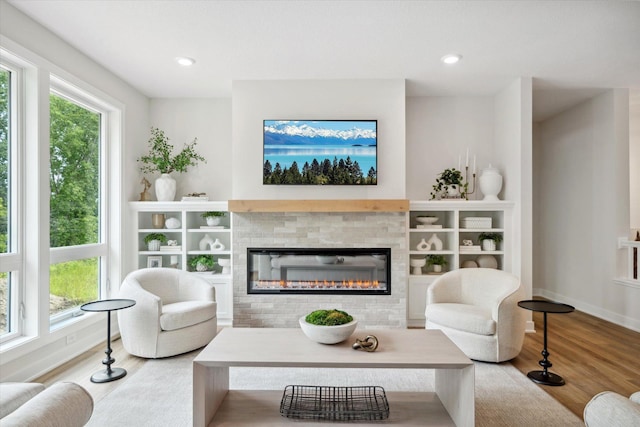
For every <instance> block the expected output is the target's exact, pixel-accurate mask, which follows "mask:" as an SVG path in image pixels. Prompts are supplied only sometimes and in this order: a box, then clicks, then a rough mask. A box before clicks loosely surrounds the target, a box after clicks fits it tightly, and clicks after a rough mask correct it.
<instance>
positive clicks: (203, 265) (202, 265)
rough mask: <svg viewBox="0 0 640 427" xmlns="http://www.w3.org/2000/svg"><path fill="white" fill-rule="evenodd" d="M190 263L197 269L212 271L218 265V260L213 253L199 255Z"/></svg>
mask: <svg viewBox="0 0 640 427" xmlns="http://www.w3.org/2000/svg"><path fill="white" fill-rule="evenodd" d="M189 265H190V266H191V267H192V268H194V269H195V270H196V271H210V270H212V269H213V266H214V265H216V261H215V260H214V259H213V256H212V255H198V256H197V257H194V258H191V260H190V261H189Z"/></svg>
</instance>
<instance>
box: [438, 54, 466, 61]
mask: <svg viewBox="0 0 640 427" xmlns="http://www.w3.org/2000/svg"><path fill="white" fill-rule="evenodd" d="M461 59H462V55H458V54H457V53H451V54H449V55H445V56H443V57H442V58H440V60H441V61H442V62H444V63H445V64H455V63H456V62H458V61H460V60H461Z"/></svg>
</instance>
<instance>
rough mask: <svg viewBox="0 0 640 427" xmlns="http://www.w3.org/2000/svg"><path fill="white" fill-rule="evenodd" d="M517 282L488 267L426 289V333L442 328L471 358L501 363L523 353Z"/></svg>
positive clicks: (446, 277)
mask: <svg viewBox="0 0 640 427" xmlns="http://www.w3.org/2000/svg"><path fill="white" fill-rule="evenodd" d="M524 296H525V295H524V290H523V288H522V286H521V284H520V280H519V279H518V278H517V277H516V276H514V275H513V274H510V273H506V272H504V271H501V270H496V269H492V268H464V269H460V270H455V271H450V272H448V273H445V274H443V275H442V276H440V277H439V278H437V279H436V280H435V281H434V282H433V283H432V284H431V286H430V287H429V289H428V290H427V308H426V311H425V316H426V318H427V321H426V328H427V329H441V330H442V331H443V332H444V333H445V334H446V335H447V336H448V337H449V339H451V341H453V342H454V343H455V344H456V345H457V346H458V347H459V348H460V349H461V350H462V351H463V352H464V353H465V354H466V355H467V356H468V357H469V358H470V359H474V360H480V361H483V362H502V361H505V360H510V359H513V358H514V357H516V356H517V355H518V354H519V353H520V350H521V349H522V343H523V342H524V330H525V326H526V312H525V311H524V310H523V309H521V308H519V307H518V305H517V303H518V301H520V300H522V299H524Z"/></svg>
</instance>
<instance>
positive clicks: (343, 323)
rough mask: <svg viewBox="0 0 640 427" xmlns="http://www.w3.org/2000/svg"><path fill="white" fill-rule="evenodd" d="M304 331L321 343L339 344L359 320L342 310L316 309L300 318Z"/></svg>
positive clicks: (310, 337)
mask: <svg viewBox="0 0 640 427" xmlns="http://www.w3.org/2000/svg"><path fill="white" fill-rule="evenodd" d="M299 323H300V328H301V329H302V332H304V334H305V335H306V336H307V337H308V338H309V339H311V340H313V341H315V342H318V343H321V344H337V343H339V342H342V341H344V340H346V339H347V338H349V337H350V336H351V334H352V333H353V331H354V330H355V329H356V326H358V321H357V320H355V319H354V318H353V316H351V315H350V314H349V313H347V312H345V311H342V310H337V309H333V310H315V311H313V312H311V313H309V314H307V315H306V316H302V317H301V318H300V319H299Z"/></svg>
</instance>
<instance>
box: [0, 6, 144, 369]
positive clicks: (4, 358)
mask: <svg viewBox="0 0 640 427" xmlns="http://www.w3.org/2000/svg"><path fill="white" fill-rule="evenodd" d="M0 44H1V45H2V46H3V47H4V48H5V49H8V50H10V51H12V53H14V54H16V55H17V56H19V57H22V58H23V59H25V60H27V61H28V62H30V63H31V64H32V66H33V67H34V68H35V69H37V71H33V72H29V74H30V76H28V78H29V79H30V78H31V77H33V75H35V76H36V79H37V81H38V84H39V85H40V89H43V88H44V90H43V91H41V93H39V94H37V97H38V98H39V99H40V100H41V101H42V99H45V100H46V99H47V91H48V78H49V73H53V74H55V75H57V76H58V77H61V78H63V79H64V80H66V81H67V82H69V83H72V84H74V85H76V86H78V87H80V88H82V89H84V90H90V91H91V92H92V93H94V94H97V95H98V96H101V95H102V94H104V95H105V96H106V97H108V100H107V101H108V102H109V103H112V104H118V106H121V107H122V108H123V114H122V117H121V120H122V123H123V125H124V127H123V129H122V132H121V134H120V135H116V139H118V140H119V144H118V146H117V147H111V150H113V151H112V153H111V154H113V155H114V158H117V157H122V159H123V160H122V161H121V162H116V163H115V164H112V165H110V168H109V169H110V171H113V170H115V171H117V175H116V174H113V175H114V176H118V177H119V178H120V180H121V182H122V183H123V185H122V188H118V189H117V190H116V193H118V194H119V195H120V196H119V200H112V202H111V203H110V210H109V212H110V213H111V212H115V213H114V214H113V215H111V217H110V221H112V222H113V227H114V230H116V233H115V235H112V236H110V242H114V241H115V242H116V243H115V246H118V245H120V244H121V241H122V239H123V238H126V237H127V236H125V234H124V230H125V229H123V228H121V225H120V223H121V220H122V218H121V217H122V216H124V215H125V214H126V202H127V201H128V200H132V198H133V194H135V193H136V191H140V190H139V189H138V187H137V182H138V181H139V180H138V179H137V174H136V172H135V168H136V165H135V157H133V158H132V155H131V153H132V151H135V149H136V144H137V141H139V140H141V139H143V138H146V135H147V134H148V124H149V104H148V99H147V98H146V97H144V96H143V95H142V94H140V93H139V92H137V91H136V90H135V89H133V88H132V87H131V86H129V85H127V84H126V83H124V82H123V81H122V80H120V79H119V78H118V77H116V76H115V75H113V74H111V73H109V72H108V71H106V70H105V69H104V68H103V67H101V66H100V65H99V64H97V63H95V62H93V61H92V60H91V59H90V58H88V57H87V56H85V55H83V54H81V53H80V52H78V51H77V50H76V49H75V48H73V47H71V46H70V45H69V44H67V43H66V42H64V41H63V40H61V39H60V38H58V37H57V36H55V35H54V34H52V33H51V32H49V31H48V30H46V29H45V28H43V27H42V26H40V25H39V24H37V23H36V22H35V21H33V20H32V19H30V18H28V17H27V16H25V15H24V14H22V13H21V12H19V11H18V10H16V9H15V8H14V7H12V6H11V5H10V4H8V3H6V2H5V1H0ZM34 88H35V86H32V87H31V90H30V93H28V96H32V95H33V93H32V92H33V91H34ZM34 98H35V97H34ZM32 99H33V98H32ZM45 107H46V103H43V102H40V104H39V105H38V106H37V108H36V107H35V106H34V105H31V106H29V108H30V110H37V112H36V113H35V115H36V116H37V121H38V124H37V125H36V126H31V127H30V128H29V129H27V130H26V131H27V132H26V133H27V139H28V142H29V134H31V133H34V132H36V133H37V132H40V134H41V135H42V134H46V133H48V111H47V110H46V108H45ZM32 112H33V111H30V112H28V113H29V114H31V113H32ZM34 128H37V129H34ZM36 136H37V135H36ZM32 139H33V138H32ZM34 140H35V141H36V143H37V142H39V141H44V143H47V144H48V138H46V137H44V138H42V139H41V140H40V139H39V138H35V139H34ZM120 151H121V153H120ZM46 152H48V148H45V149H44V150H42V149H41V150H40V153H46ZM27 154H28V155H33V154H34V153H32V152H29V153H27ZM43 157H44V156H43ZM47 160H48V159H47ZM45 164H46V162H45ZM46 170H47V168H46V166H45V167H44V168H43V169H42V171H41V177H42V178H41V179H40V181H39V182H40V183H42V182H45V183H46V182H47V179H48V176H47V173H46ZM119 183H120V181H119V180H118V179H113V180H112V185H116V186H119ZM48 198H49V195H48V194H47V193H46V191H45V192H42V193H41V194H29V195H28V197H27V198H25V204H26V211H27V215H31V216H34V215H35V216H37V215H40V214H39V211H40V209H39V206H40V205H46V203H48ZM40 216H41V217H42V215H40ZM35 221H36V222H38V223H39V224H48V218H40V219H36V220H35ZM32 222H33V221H32ZM42 229H44V226H43V227H42ZM46 230H47V232H46V233H43V234H42V235H40V236H35V238H29V237H28V238H29V242H28V244H29V247H28V250H29V251H33V252H30V254H29V256H30V257H32V256H33V253H34V252H36V251H37V252H38V256H37V259H38V261H37V262H38V263H39V264H40V265H38V268H30V270H29V271H30V272H33V271H35V272H36V274H34V275H33V277H34V279H35V280H27V283H26V286H27V297H28V298H29V300H28V304H27V311H28V312H29V313H30V314H29V315H30V316H31V317H30V325H29V328H28V333H29V335H30V336H29V337H28V338H27V339H25V341H26V342H23V343H22V345H21V346H14V347H9V346H10V345H12V344H14V343H13V342H11V343H6V344H5V345H3V346H2V348H1V349H0V379H1V380H2V381H24V380H27V379H32V378H34V377H35V376H37V375H40V374H42V373H44V372H46V371H48V370H50V369H52V368H53V367H55V366H57V365H59V364H61V363H64V362H65V361H67V360H69V359H71V358H73V357H74V356H76V355H78V354H81V353H82V352H84V351H86V350H87V349H89V348H92V347H94V346H95V345H97V344H98V343H100V342H104V339H105V335H106V325H105V322H106V321H105V318H104V316H103V315H94V314H87V315H85V316H82V317H81V318H76V319H73V321H72V322H71V324H70V325H69V326H68V327H66V328H61V329H58V330H53V331H50V330H49V318H48V316H36V317H37V318H38V319H37V321H35V322H34V321H33V316H34V314H33V312H34V311H37V307H38V306H45V307H46V306H48V286H49V284H48V281H47V280H46V279H48V275H47V274H46V272H47V271H48V269H49V265H48V264H49V257H48V242H45V241H44V239H48V237H46V236H48V226H47V228H46ZM33 234H34V231H33V230H27V235H28V236H29V235H33ZM36 234H37V232H36ZM43 236H44V237H43ZM123 246H124V245H123ZM112 250H113V251H114V253H116V256H112V258H111V261H112V265H113V266H114V268H112V269H111V270H110V277H109V278H110V282H111V283H113V284H119V283H120V281H121V277H120V273H121V271H122V269H121V265H120V262H121V261H123V260H126V259H127V257H129V258H131V257H132V256H131V255H128V254H127V253H126V251H122V250H121V249H119V248H118V247H116V248H112ZM30 260H31V261H33V258H30ZM124 263H125V264H126V261H124ZM116 290H117V286H113V287H112V293H113V292H115V291H116ZM29 295H38V296H37V297H36V298H30V297H29ZM45 310H46V309H45ZM45 313H46V311H45ZM34 326H35V327H34ZM116 330H117V328H115V329H114V331H116ZM70 334H75V337H76V341H75V342H73V343H71V344H67V339H66V337H67V335H70ZM116 357H117V356H116ZM97 362H98V365H99V361H97ZM97 369H99V366H98V368H97Z"/></svg>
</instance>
